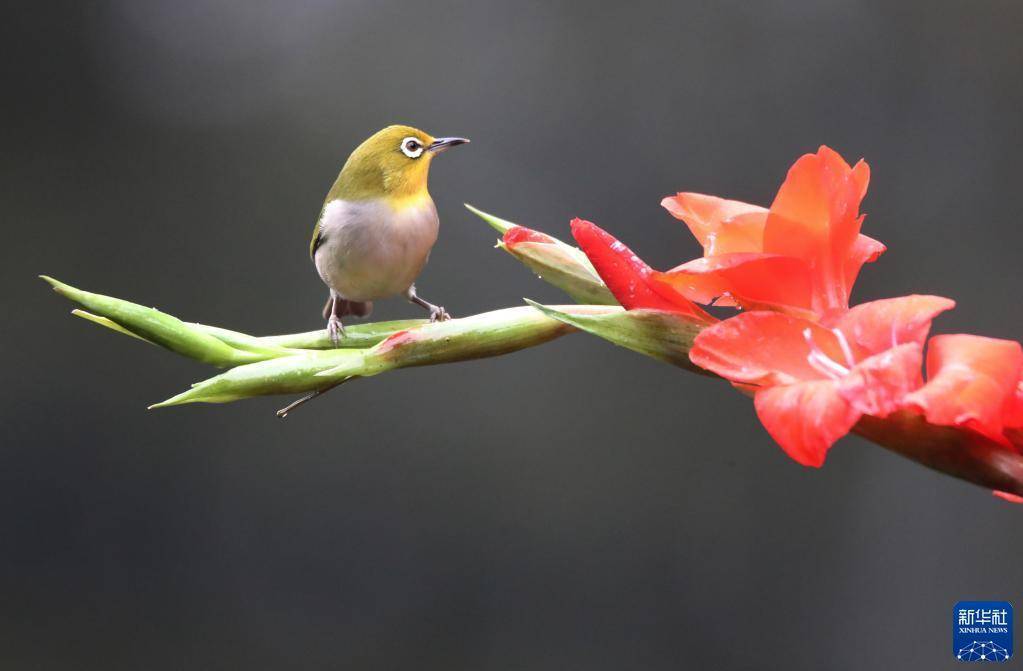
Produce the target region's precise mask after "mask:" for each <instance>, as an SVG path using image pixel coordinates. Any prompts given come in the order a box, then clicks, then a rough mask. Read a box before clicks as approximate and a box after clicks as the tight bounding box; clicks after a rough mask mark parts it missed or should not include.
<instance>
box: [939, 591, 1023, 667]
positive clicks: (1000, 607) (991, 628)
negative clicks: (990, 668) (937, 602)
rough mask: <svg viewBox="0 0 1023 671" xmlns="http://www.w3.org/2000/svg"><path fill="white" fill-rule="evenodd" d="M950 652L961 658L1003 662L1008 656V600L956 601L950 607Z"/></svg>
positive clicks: (1009, 629)
mask: <svg viewBox="0 0 1023 671" xmlns="http://www.w3.org/2000/svg"><path fill="white" fill-rule="evenodd" d="M952 654H953V655H955V656H956V659H958V660H959V661H961V662H1006V661H1008V660H1009V659H1010V658H1011V657H1012V604H1011V603H1009V602H1008V601H960V602H959V603H957V604H956V605H955V608H953V609H952Z"/></svg>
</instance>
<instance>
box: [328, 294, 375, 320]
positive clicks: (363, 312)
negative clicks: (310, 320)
mask: <svg viewBox="0 0 1023 671" xmlns="http://www.w3.org/2000/svg"><path fill="white" fill-rule="evenodd" d="M332 300H333V299H331V298H328V299H327V304H326V305H324V306H323V318H324V319H328V318H330V305H331V301H332ZM338 300H339V301H340V302H341V308H340V310H339V311H340V313H341V316H342V317H346V316H348V315H353V316H355V317H368V316H369V313H371V312H373V301H346V300H345V299H343V298H340V299H338Z"/></svg>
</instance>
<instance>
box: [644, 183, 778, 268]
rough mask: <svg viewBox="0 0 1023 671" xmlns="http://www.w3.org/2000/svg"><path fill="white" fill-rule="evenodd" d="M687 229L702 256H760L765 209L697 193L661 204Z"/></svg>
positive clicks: (668, 199) (765, 215)
mask: <svg viewBox="0 0 1023 671" xmlns="http://www.w3.org/2000/svg"><path fill="white" fill-rule="evenodd" d="M661 205H662V206H663V207H664V208H665V209H666V210H668V212H671V214H672V215H673V216H674V217H675V218H676V219H681V220H682V221H684V222H685V224H686V226H688V227H689V230H690V232H692V234H693V236H694V237H695V238H696V239H697V240H699V242H700V244H701V245H703V253H704V255H705V256H711V255H714V254H731V253H736V252H762V251H763V246H764V245H763V242H764V223H765V222H766V221H767V209H765V208H763V207H760V206H758V205H750V204H748V203H742V202H739V201H737V200H726V199H724V198H718V197H717V196H705V195H703V194H700V193H679V194H677V195H675V196H669V197H667V198H665V199H664V200H662V201H661Z"/></svg>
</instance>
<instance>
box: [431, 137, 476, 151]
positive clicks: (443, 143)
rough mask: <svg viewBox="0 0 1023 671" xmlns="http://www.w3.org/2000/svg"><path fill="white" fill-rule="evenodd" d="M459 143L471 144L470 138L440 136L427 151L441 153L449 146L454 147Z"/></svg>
mask: <svg viewBox="0 0 1023 671" xmlns="http://www.w3.org/2000/svg"><path fill="white" fill-rule="evenodd" d="M459 144H469V140H468V139H467V138H464V137H439V138H436V139H435V140H434V141H433V142H431V143H430V146H429V147H427V148H426V151H428V152H430V153H432V154H439V153H441V152H442V151H444V150H446V149H447V148H448V147H454V146H455V145H459Z"/></svg>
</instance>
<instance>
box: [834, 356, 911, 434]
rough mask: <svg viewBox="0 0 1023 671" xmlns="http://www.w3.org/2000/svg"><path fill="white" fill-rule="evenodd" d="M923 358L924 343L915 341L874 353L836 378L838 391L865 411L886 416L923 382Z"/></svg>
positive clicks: (896, 408)
mask: <svg viewBox="0 0 1023 671" xmlns="http://www.w3.org/2000/svg"><path fill="white" fill-rule="evenodd" d="M923 359H924V354H923V347H922V346H921V345H920V344H918V343H915V342H914V343H909V344H906V345H899V346H898V347H895V348H893V349H890V350H887V351H885V352H881V353H880V354H875V355H874V356H872V357H869V358H867V359H864V360H863V361H861V362H860V363H858V364H856V365H855V366H853V369H852V370H851V371H850V373H849V375H846V376H845V377H843V378H842V379H841V380H839V381H838V382H837V389H838V393H839V394H841V395H842V398H844V399H845V400H846V401H848V403H849V404H850V405H851V406H852V407H854V408H856V409H857V410H858V411H859V412H861V413H863V414H865V415H873V416H875V417H887V416H888V415H890V414H891V413H893V412H895V411H896V410H898V409H899V408H901V407H902V403H903V400H904V399H905V398H906V395H907V394H909V393H910V392H912V391H915V390H917V389H919V388H920V386H921V385H922V384H923V382H924V380H923V376H922V375H921V373H920V365H921V364H922V363H923Z"/></svg>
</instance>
